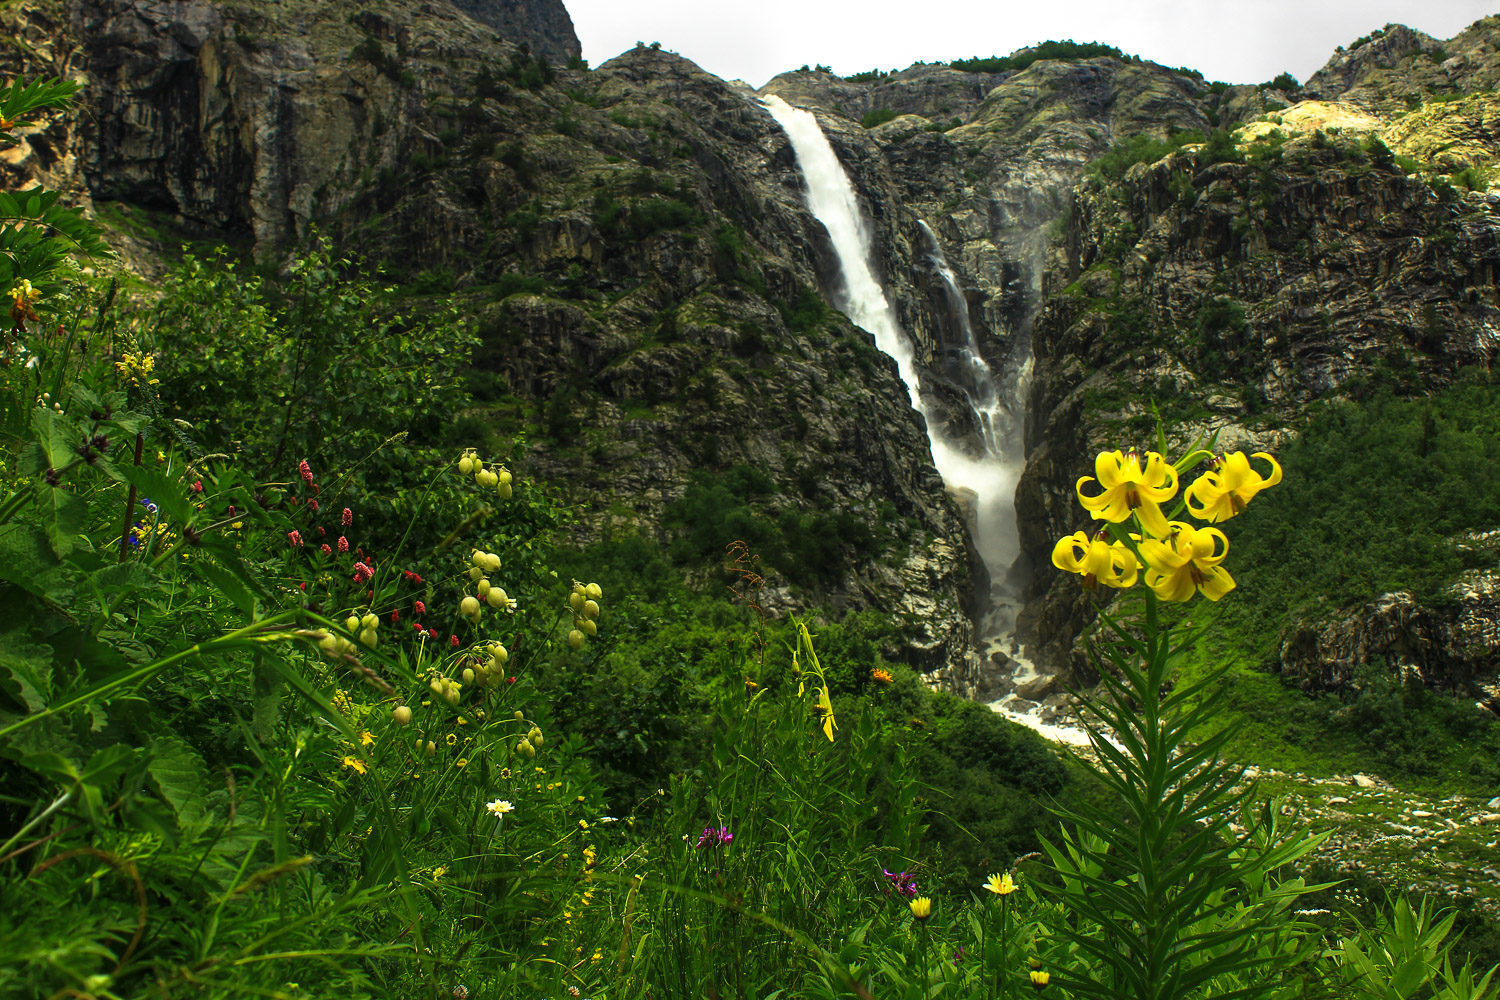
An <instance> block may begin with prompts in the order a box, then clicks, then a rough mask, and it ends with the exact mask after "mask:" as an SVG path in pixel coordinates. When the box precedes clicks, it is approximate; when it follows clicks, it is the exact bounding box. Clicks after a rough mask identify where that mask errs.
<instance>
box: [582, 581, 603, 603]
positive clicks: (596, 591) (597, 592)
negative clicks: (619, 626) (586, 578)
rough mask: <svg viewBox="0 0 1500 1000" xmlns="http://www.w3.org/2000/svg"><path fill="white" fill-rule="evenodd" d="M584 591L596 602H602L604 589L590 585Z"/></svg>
mask: <svg viewBox="0 0 1500 1000" xmlns="http://www.w3.org/2000/svg"><path fill="white" fill-rule="evenodd" d="M584 589H585V591H586V592H587V594H588V595H589V596H590V597H592V598H593V599H594V600H596V601H598V600H602V599H603V597H604V588H603V587H600V586H599V585H598V584H597V583H591V584H589V585H588V586H587V587H586V588H584Z"/></svg>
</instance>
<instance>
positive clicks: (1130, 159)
mask: <svg viewBox="0 0 1500 1000" xmlns="http://www.w3.org/2000/svg"><path fill="white" fill-rule="evenodd" d="M1198 143H1202V144H1203V148H1202V149H1201V150H1199V153H1198V160H1199V164H1200V165H1201V166H1208V165H1209V164H1213V163H1234V162H1238V161H1239V160H1240V159H1242V157H1241V156H1240V154H1239V152H1238V150H1237V149H1236V148H1235V144H1234V139H1233V138H1232V137H1231V136H1230V134H1229V133H1228V132H1227V131H1225V130H1224V129H1215V130H1214V131H1212V132H1210V133H1209V134H1208V135H1207V136H1204V135H1203V133H1202V132H1196V131H1193V130H1191V129H1184V130H1182V131H1177V132H1173V133H1171V134H1169V135H1168V136H1167V137H1166V138H1165V139H1158V138H1156V137H1155V136H1153V135H1151V134H1149V133H1145V132H1142V133H1139V134H1137V135H1133V136H1131V137H1130V138H1129V139H1126V140H1125V141H1124V142H1121V143H1119V144H1117V145H1114V146H1111V147H1110V148H1109V149H1108V150H1106V151H1105V152H1104V153H1103V154H1101V155H1100V156H1099V158H1098V159H1096V160H1095V161H1094V162H1093V163H1091V164H1089V172H1090V173H1091V174H1093V175H1095V176H1097V177H1100V178H1102V179H1104V180H1106V181H1110V182H1113V181H1118V180H1119V179H1121V178H1122V177H1124V176H1125V172H1126V171H1127V170H1129V169H1130V168H1131V167H1133V166H1135V165H1136V164H1137V163H1155V162H1156V161H1157V160H1160V159H1162V158H1163V157H1165V156H1170V155H1171V154H1172V153H1175V152H1177V151H1178V150H1180V149H1182V148H1183V147H1184V146H1189V145H1195V144H1198Z"/></svg>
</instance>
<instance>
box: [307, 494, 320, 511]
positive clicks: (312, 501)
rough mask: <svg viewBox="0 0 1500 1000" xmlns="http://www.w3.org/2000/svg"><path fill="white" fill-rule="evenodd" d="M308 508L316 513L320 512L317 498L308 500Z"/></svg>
mask: <svg viewBox="0 0 1500 1000" xmlns="http://www.w3.org/2000/svg"><path fill="white" fill-rule="evenodd" d="M307 509H308V510H310V511H312V512H313V513H314V514H316V513H317V512H318V501H317V500H316V499H312V498H309V499H308V501H307Z"/></svg>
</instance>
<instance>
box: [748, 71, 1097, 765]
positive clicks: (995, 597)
mask: <svg viewBox="0 0 1500 1000" xmlns="http://www.w3.org/2000/svg"><path fill="white" fill-rule="evenodd" d="M765 106H766V110H767V111H769V112H770V114H771V117H772V118H774V119H776V122H777V124H779V125H780V126H781V127H782V129H783V130H784V131H785V132H786V134H787V138H788V139H789V140H791V144H792V150H793V152H794V153H795V154H796V157H797V165H798V166H799V167H800V168H801V171H802V177H803V180H804V181H805V182H806V184H807V205H808V208H809V210H811V212H812V213H813V215H814V216H815V217H816V218H817V219H818V221H819V222H821V223H822V224H823V226H824V227H825V228H826V229H827V230H828V236H829V239H830V240H831V241H832V243H833V249H834V253H835V255H836V256H837V258H838V263H839V274H840V276H841V277H842V279H843V287H842V288H841V289H839V291H838V293H837V294H836V296H835V298H836V299H837V302H836V304H837V305H838V306H839V307H840V308H841V309H843V311H844V312H845V313H846V314H847V315H848V316H849V318H850V320H852V321H853V322H854V323H855V324H856V325H857V326H860V327H862V328H863V329H865V330H868V331H869V332H870V333H871V334H872V335H873V336H874V338H875V344H876V346H877V347H879V348H880V349H881V350H882V351H883V352H885V353H886V354H887V355H889V356H890V357H891V358H892V359H893V360H894V361H895V362H896V368H897V371H898V372H899V373H900V375H901V380H902V382H904V383H905V384H906V391H907V395H908V396H909V398H910V400H911V405H912V407H913V408H914V409H915V410H916V411H917V412H918V413H921V414H922V416H923V418H925V419H926V421H927V428H928V439H929V442H930V444H931V447H932V461H933V464H934V465H935V466H936V467H937V470H938V472H939V473H940V474H941V475H942V477H943V482H944V483H946V484H947V486H948V488H949V489H950V490H953V491H954V492H955V493H958V494H959V495H960V496H965V495H967V496H968V497H969V498H970V501H969V503H970V507H971V512H972V518H973V524H972V529H973V539H974V545H975V548H976V549H977V550H978V552H979V556H980V558H981V559H982V560H983V561H984V564H985V568H986V569H987V570H988V571H989V575H990V590H991V593H990V601H989V611H988V613H987V614H986V616H985V618H984V620H983V621H982V622H981V623H980V626H979V629H978V633H979V642H980V645H981V653H982V655H984V656H985V657H986V658H1003V659H1008V660H1009V661H1010V662H1011V664H1012V668H1013V670H1014V672H1015V677H1014V680H1016V681H1022V682H1024V681H1026V680H1029V679H1031V678H1034V677H1035V676H1036V672H1035V670H1034V669H1033V668H1032V666H1031V664H1030V663H1028V662H1026V660H1025V658H1024V656H1023V655H1022V654H1021V651H1020V650H1019V649H1017V648H1015V644H1014V638H1013V633H1014V631H1015V620H1016V611H1017V610H1018V608H1019V604H1020V595H1019V587H1018V585H1017V584H1018V582H1017V581H1016V580H1015V579H1014V575H1013V573H1014V568H1015V565H1016V561H1017V559H1018V558H1019V557H1020V554H1021V546H1020V537H1019V533H1018V531H1017V527H1016V513H1015V499H1014V498H1015V490H1016V484H1017V482H1018V480H1019V478H1020V475H1021V469H1022V466H1023V463H1024V460H1025V456H1024V449H1023V445H1022V431H1023V427H1022V422H1021V419H1020V415H1019V413H1018V412H1015V411H1013V410H1012V409H1011V408H1010V407H1007V406H1006V405H1005V400H1006V399H1007V398H1008V399H1013V400H1019V399H1020V398H1022V394H1023V392H1024V390H1025V386H1026V383H1027V381H1029V379H1028V377H1027V376H1028V375H1029V373H1030V370H1031V369H1030V362H1029V359H1028V360H1027V361H1026V362H1024V363H1023V364H1021V365H1019V366H1017V368H1016V371H1015V373H1014V376H1013V377H1012V378H1011V379H1008V380H1006V384H1005V385H1003V386H1002V385H1000V384H999V380H997V379H996V378H995V376H994V373H993V372H992V371H991V369H990V366H989V364H988V363H987V362H986V361H985V360H984V357H983V356H982V355H981V354H980V351H979V347H978V345H977V344H976V343H975V340H974V333H973V329H972V327H971V325H970V323H969V317H968V307H967V304H966V303H965V300H964V297H963V293H962V291H961V290H960V289H959V287H958V281H957V279H956V277H955V276H954V274H953V269H952V268H951V267H949V266H948V262H947V260H946V259H945V258H944V257H943V253H942V248H941V247H940V246H939V245H938V243H937V240H936V239H935V238H932V232H931V230H930V229H927V227H926V225H925V224H924V225H923V228H924V229H925V230H926V232H927V235H928V237H929V239H930V242H931V250H930V260H931V262H932V265H933V267H934V269H935V270H936V271H937V273H938V275H939V276H940V277H941V278H942V280H943V281H944V283H945V286H946V295H947V296H948V299H949V304H950V307H951V311H952V312H953V314H954V315H955V316H956V317H958V320H959V324H960V327H961V332H962V335H963V339H964V343H963V344H960V345H957V346H958V351H959V357H960V361H961V366H960V367H961V371H960V373H959V375H960V377H959V378H958V380H957V381H958V382H959V387H960V388H961V389H962V390H963V391H964V393H965V395H966V396H967V397H968V401H969V405H970V407H971V408H972V410H973V412H974V416H975V418H976V421H977V423H978V426H979V429H980V438H981V442H982V445H983V447H982V448H981V449H979V451H980V453H979V454H973V453H972V452H973V451H974V449H972V448H969V449H965V448H964V447H963V444H962V443H961V442H959V441H954V440H950V439H948V438H947V437H945V436H944V434H943V433H942V431H941V427H942V426H943V425H942V422H941V421H939V420H937V419H935V416H936V415H935V414H934V413H932V412H931V411H930V409H929V407H928V406H927V405H926V403H925V401H924V399H923V393H922V391H921V389H922V386H921V383H920V380H919V375H918V372H917V367H916V357H915V351H914V349H913V347H912V343H911V341H910V340H909V339H908V338H907V336H906V332H905V331H904V330H903V329H902V327H901V323H900V320H899V319H898V318H897V316H896V311H895V309H893V308H892V307H891V304H890V302H889V300H888V299H887V298H886V295H885V290H884V289H883V288H882V287H881V284H880V281H879V280H878V279H877V278H876V277H875V269H874V260H873V251H872V240H871V238H870V233H869V229H868V227H867V226H866V225H865V222H864V216H863V214H862V213H861V212H860V209H859V200H858V198H857V197H856V195H855V192H854V185H853V184H852V183H851V182H850V180H849V175H848V174H847V173H846V172H845V170H844V167H843V165H842V164H841V163H840V162H839V159H838V156H837V155H836V154H835V153H834V151H833V147H832V146H831V145H830V144H829V142H828V138H827V136H825V135H824V134H823V129H822V128H821V127H820V126H819V125H818V120H817V118H815V117H814V116H813V115H812V113H811V112H808V111H803V110H801V109H800V108H793V107H791V106H790V105H788V104H787V103H786V102H785V101H783V100H782V99H781V98H779V97H775V96H768V97H766V98H765ZM1016 410H1019V407H1016ZM992 707H994V708H995V709H996V710H997V711H999V712H1002V713H1003V714H1005V715H1007V716H1009V717H1011V718H1013V719H1015V720H1016V721H1019V722H1022V723H1024V724H1026V725H1028V726H1031V727H1032V728H1035V729H1038V730H1040V731H1042V732H1043V734H1044V735H1047V736H1050V737H1051V738H1053V739H1060V740H1065V741H1067V742H1082V741H1084V740H1083V736H1082V733H1080V732H1078V731H1076V730H1072V729H1068V728H1064V727H1058V726H1052V725H1048V724H1047V723H1046V722H1044V721H1043V719H1042V718H1041V715H1040V714H1039V712H1037V711H1036V706H1034V705H1027V704H1025V703H1021V702H1019V701H1018V700H1017V697H1016V695H1015V694H1014V693H1012V694H1010V695H1008V696H1007V697H1006V698H1004V699H1002V700H1001V701H999V702H996V703H995V704H994V705H993V706H992Z"/></svg>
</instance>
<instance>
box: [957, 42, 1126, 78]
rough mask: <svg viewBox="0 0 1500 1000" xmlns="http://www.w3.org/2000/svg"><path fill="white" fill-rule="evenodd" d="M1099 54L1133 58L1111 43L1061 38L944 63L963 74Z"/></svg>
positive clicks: (1114, 57)
mask: <svg viewBox="0 0 1500 1000" xmlns="http://www.w3.org/2000/svg"><path fill="white" fill-rule="evenodd" d="M1100 56H1108V57H1110V58H1113V59H1122V60H1125V61H1127V62H1128V61H1130V60H1132V59H1133V58H1134V57H1133V56H1127V55H1126V54H1125V53H1123V52H1121V51H1120V50H1119V49H1117V48H1115V47H1114V46H1113V45H1105V44H1103V43H1102V42H1075V41H1073V40H1072V39H1071V38H1069V39H1064V40H1063V41H1047V42H1042V43H1041V44H1040V45H1034V46H1032V47H1031V48H1029V49H1022V50H1020V51H1019V52H1016V53H1014V54H1012V55H1008V56H988V57H985V58H980V57H977V56H976V57H975V58H973V59H955V60H953V61H952V62H950V63H949V64H948V65H949V66H951V67H953V68H954V69H958V70H963V71H964V72H966V73H1006V72H1009V71H1011V70H1023V69H1025V68H1026V67H1028V66H1030V65H1031V64H1032V63H1034V62H1038V61H1040V60H1042V59H1057V60H1061V61H1063V62H1078V61H1079V60H1082V59H1097V58H1098V57H1100Z"/></svg>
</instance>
